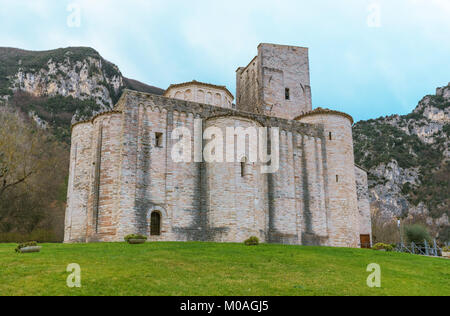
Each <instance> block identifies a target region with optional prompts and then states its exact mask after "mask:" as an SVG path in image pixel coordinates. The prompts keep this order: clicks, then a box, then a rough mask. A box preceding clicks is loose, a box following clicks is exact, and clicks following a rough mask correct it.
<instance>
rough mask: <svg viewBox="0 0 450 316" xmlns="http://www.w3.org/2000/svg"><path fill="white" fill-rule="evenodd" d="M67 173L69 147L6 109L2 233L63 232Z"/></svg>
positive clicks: (1, 140) (0, 115) (1, 131)
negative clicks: (40, 230)
mask: <svg viewBox="0 0 450 316" xmlns="http://www.w3.org/2000/svg"><path fill="white" fill-rule="evenodd" d="M67 173H68V148H67V146H66V145H64V144H61V143H60V142H58V141H56V140H55V138H54V137H53V135H52V134H51V133H49V132H48V131H46V130H44V129H41V128H39V127H38V126H37V125H36V124H35V123H34V121H32V120H30V119H28V118H27V116H23V115H21V114H20V113H19V112H17V111H14V110H12V109H9V108H6V107H0V234H1V233H17V234H22V235H25V234H29V233H31V232H33V231H35V230H36V229H42V230H46V231H49V232H50V231H51V232H52V234H53V232H55V231H58V233H57V235H58V236H61V235H62V231H63V218H64V208H65V190H66V189H65V188H66V178H67ZM58 238H59V237H58ZM1 239H2V237H1V236H0V241H1Z"/></svg>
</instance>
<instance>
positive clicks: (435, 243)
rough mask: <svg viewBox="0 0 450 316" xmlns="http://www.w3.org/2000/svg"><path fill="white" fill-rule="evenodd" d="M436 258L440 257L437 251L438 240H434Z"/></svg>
mask: <svg viewBox="0 0 450 316" xmlns="http://www.w3.org/2000/svg"><path fill="white" fill-rule="evenodd" d="M434 256H435V257H437V256H438V249H437V242H436V238H434Z"/></svg>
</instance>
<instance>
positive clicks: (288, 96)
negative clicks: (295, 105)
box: [284, 88, 291, 100]
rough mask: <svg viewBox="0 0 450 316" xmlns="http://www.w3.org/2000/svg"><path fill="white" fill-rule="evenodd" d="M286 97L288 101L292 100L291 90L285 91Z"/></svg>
mask: <svg viewBox="0 0 450 316" xmlns="http://www.w3.org/2000/svg"><path fill="white" fill-rule="evenodd" d="M284 96H285V98H286V100H290V99H291V93H290V90H289V88H286V89H284Z"/></svg>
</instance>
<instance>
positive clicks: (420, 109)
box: [353, 83, 450, 240]
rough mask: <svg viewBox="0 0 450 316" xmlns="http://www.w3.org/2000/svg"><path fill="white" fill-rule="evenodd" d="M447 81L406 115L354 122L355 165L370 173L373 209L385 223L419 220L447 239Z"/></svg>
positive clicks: (449, 95) (449, 131) (449, 174)
mask: <svg viewBox="0 0 450 316" xmlns="http://www.w3.org/2000/svg"><path fill="white" fill-rule="evenodd" d="M449 123H450V83H449V85H447V86H445V87H442V88H438V89H437V91H436V95H428V96H425V97H424V98H423V99H422V100H421V101H420V102H419V104H418V105H417V107H416V108H415V109H414V111H413V112H412V113H410V114H408V115H404V116H400V115H393V116H389V117H382V118H378V119H376V120H368V121H361V122H358V123H357V124H355V126H354V130H353V134H354V141H355V159H356V163H357V164H360V165H361V166H363V167H365V168H367V169H368V170H369V192H370V200H371V205H372V209H375V210H379V211H380V213H381V216H382V217H384V218H385V219H386V220H392V219H395V218H397V217H402V218H407V217H409V218H412V217H414V216H422V217H425V218H426V222H427V224H428V225H430V226H433V227H435V228H436V230H435V231H436V232H437V234H436V235H437V236H436V237H439V238H441V240H448V238H449V222H448V217H449V206H450V203H449V202H450V201H449V194H448V192H449V188H450V184H449V181H450V166H449V163H450V151H449V139H450V137H449V136H450V127H449Z"/></svg>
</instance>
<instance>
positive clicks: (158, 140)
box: [155, 133, 163, 148]
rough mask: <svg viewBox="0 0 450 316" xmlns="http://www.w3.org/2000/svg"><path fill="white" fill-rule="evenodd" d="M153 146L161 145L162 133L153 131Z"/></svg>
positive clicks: (159, 146)
mask: <svg viewBox="0 0 450 316" xmlns="http://www.w3.org/2000/svg"><path fill="white" fill-rule="evenodd" d="M155 146H156V147H158V148H162V147H163V134H162V133H155Z"/></svg>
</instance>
